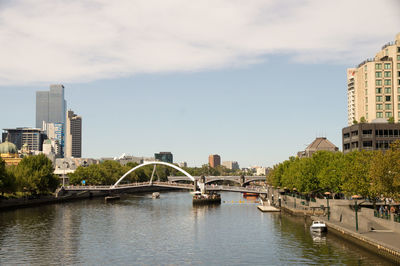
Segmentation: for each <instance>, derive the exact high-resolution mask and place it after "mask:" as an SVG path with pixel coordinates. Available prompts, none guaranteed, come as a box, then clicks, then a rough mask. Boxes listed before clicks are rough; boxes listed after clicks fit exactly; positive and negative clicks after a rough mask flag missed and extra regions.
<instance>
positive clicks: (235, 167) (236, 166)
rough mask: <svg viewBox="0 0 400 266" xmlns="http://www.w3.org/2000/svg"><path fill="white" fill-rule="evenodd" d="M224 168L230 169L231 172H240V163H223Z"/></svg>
mask: <svg viewBox="0 0 400 266" xmlns="http://www.w3.org/2000/svg"><path fill="white" fill-rule="evenodd" d="M222 166H224V167H226V168H228V169H230V170H239V169H240V168H239V163H238V162H235V161H225V162H222Z"/></svg>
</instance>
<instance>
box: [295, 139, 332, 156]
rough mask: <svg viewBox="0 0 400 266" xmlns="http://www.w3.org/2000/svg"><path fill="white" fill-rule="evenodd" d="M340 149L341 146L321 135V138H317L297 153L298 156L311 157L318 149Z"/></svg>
mask: <svg viewBox="0 0 400 266" xmlns="http://www.w3.org/2000/svg"><path fill="white" fill-rule="evenodd" d="M338 150H339V148H338V147H336V146H335V145H334V144H333V143H332V142H330V141H329V140H328V139H327V138H325V137H319V138H316V139H315V140H314V141H313V142H312V143H311V144H310V145H308V146H307V148H306V149H305V150H304V151H299V152H298V153H297V156H298V157H299V158H303V157H306V158H309V157H311V156H312V155H313V153H315V152H317V151H331V152H336V151H338Z"/></svg>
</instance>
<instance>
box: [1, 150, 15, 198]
mask: <svg viewBox="0 0 400 266" xmlns="http://www.w3.org/2000/svg"><path fill="white" fill-rule="evenodd" d="M15 189H16V187H15V177H14V175H13V174H12V173H11V172H9V171H7V168H6V165H5V162H4V161H3V160H2V159H1V157H0V192H1V195H4V193H13V192H15Z"/></svg>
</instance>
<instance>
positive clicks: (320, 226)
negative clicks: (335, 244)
mask: <svg viewBox="0 0 400 266" xmlns="http://www.w3.org/2000/svg"><path fill="white" fill-rule="evenodd" d="M310 230H311V232H316V233H323V232H327V231H328V227H326V224H325V223H324V222H321V221H313V222H312V224H311V226H310Z"/></svg>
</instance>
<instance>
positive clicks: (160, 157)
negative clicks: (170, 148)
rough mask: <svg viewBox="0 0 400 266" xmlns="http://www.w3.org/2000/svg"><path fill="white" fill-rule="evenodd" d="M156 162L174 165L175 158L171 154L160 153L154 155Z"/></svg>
mask: <svg viewBox="0 0 400 266" xmlns="http://www.w3.org/2000/svg"><path fill="white" fill-rule="evenodd" d="M154 158H155V159H156V161H161V162H165V163H174V158H173V155H172V153H171V152H159V153H155V154H154Z"/></svg>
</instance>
